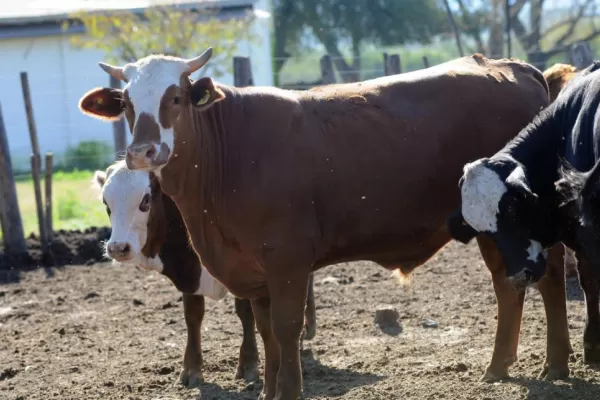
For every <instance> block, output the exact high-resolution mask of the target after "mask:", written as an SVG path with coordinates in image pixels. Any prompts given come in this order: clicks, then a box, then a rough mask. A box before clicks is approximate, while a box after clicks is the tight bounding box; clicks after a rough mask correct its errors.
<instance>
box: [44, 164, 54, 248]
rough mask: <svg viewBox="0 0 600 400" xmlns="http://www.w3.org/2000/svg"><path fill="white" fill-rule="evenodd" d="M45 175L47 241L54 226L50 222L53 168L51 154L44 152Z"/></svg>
mask: <svg viewBox="0 0 600 400" xmlns="http://www.w3.org/2000/svg"><path fill="white" fill-rule="evenodd" d="M45 164H46V176H45V179H44V189H45V192H46V193H45V194H46V195H45V196H44V197H45V199H46V210H45V216H46V234H47V238H48V243H51V242H52V239H53V237H54V227H53V223H52V169H53V164H54V162H53V154H52V153H46V163H45Z"/></svg>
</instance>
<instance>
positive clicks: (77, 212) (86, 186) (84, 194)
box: [16, 171, 110, 236]
mask: <svg viewBox="0 0 600 400" xmlns="http://www.w3.org/2000/svg"><path fill="white" fill-rule="evenodd" d="M92 177H93V172H91V171H74V172H56V173H55V174H54V175H53V184H52V196H53V203H52V220H53V225H54V230H59V229H85V228H88V227H91V226H110V221H109V219H108V216H107V215H106V211H105V208H104V205H103V204H102V201H101V200H100V197H99V193H98V191H97V189H96V188H94V187H92V183H91V180H92ZM16 185H17V199H18V202H19V209H20V210H21V218H22V220H23V229H24V231H25V235H26V236H29V234H30V233H31V232H34V233H35V234H36V235H37V234H39V229H38V219H37V211H36V210H37V208H36V202H35V192H34V187H33V180H32V179H31V177H25V176H21V177H18V178H17V183H16ZM41 185H42V194H43V193H44V183H43V181H42V182H41Z"/></svg>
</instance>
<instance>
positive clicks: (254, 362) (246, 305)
mask: <svg viewBox="0 0 600 400" xmlns="http://www.w3.org/2000/svg"><path fill="white" fill-rule="evenodd" d="M235 313H236V314H237V316H238V318H239V319H240V321H241V322H242V331H243V334H244V336H243V339H242V345H241V346H240V356H239V359H238V366H237V371H236V373H235V379H245V380H247V381H255V380H257V379H258V349H257V347H256V336H255V334H254V314H253V313H252V305H251V304H250V300H245V299H239V298H237V297H236V298H235Z"/></svg>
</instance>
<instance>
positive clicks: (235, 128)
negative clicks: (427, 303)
mask: <svg viewBox="0 0 600 400" xmlns="http://www.w3.org/2000/svg"><path fill="white" fill-rule="evenodd" d="M210 56H211V50H210V49H209V50H207V51H206V52H205V53H204V54H202V55H200V56H199V57H197V58H194V59H190V60H184V59H181V58H177V57H169V56H162V55H152V56H148V57H145V58H143V59H140V60H138V61H136V62H134V63H130V64H127V65H125V66H124V67H114V66H109V65H106V64H101V67H102V68H103V69H104V70H105V71H106V72H108V73H109V74H110V75H112V76H113V77H116V78H118V79H121V80H123V81H124V82H126V84H125V86H124V88H123V90H117V89H110V88H98V89H94V90H91V91H90V92H88V93H87V94H85V95H84V96H83V98H82V99H81V101H80V108H81V110H82V111H83V112H84V113H86V114H88V115H91V116H94V117H99V118H102V119H104V120H107V121H112V120H115V119H118V118H121V116H122V115H125V117H126V118H127V121H128V122H129V126H130V128H131V132H132V133H133V140H132V143H131V144H130V145H129V146H128V147H127V155H126V161H127V165H128V167H129V168H131V169H137V170H146V171H154V172H155V173H156V174H157V176H158V177H159V180H160V182H161V186H162V189H163V191H164V192H165V193H166V194H168V195H169V196H171V198H172V199H173V200H174V201H175V203H176V204H177V207H178V209H179V210H180V211H181V213H182V215H183V219H184V221H185V224H186V227H187V229H188V231H189V233H190V238H191V242H192V245H193V246H194V249H195V250H196V251H197V253H198V254H199V255H200V257H201V259H202V264H203V265H204V266H205V267H206V269H207V270H208V271H209V272H210V273H211V274H212V275H213V276H215V277H216V278H217V279H218V280H219V281H220V282H222V283H223V284H224V285H225V286H226V287H227V288H228V289H229V290H230V291H231V292H232V293H234V294H235V295H237V296H240V297H244V298H249V299H251V301H252V308H253V310H254V315H255V318H256V324H257V326H258V329H259V331H260V333H261V336H262V338H263V341H264V345H265V358H266V360H265V385H264V389H263V393H262V394H261V398H263V399H267V400H272V399H278V400H283V399H285V400H288V399H296V398H297V397H298V396H300V394H301V391H302V374H301V367H300V357H299V338H300V335H301V331H302V325H303V319H304V318H303V312H304V304H305V301H306V296H307V288H308V282H309V278H310V275H311V273H312V272H313V271H315V270H317V269H319V268H322V267H325V266H327V265H332V264H336V263H340V262H349V261H355V260H370V261H373V262H376V263H378V264H380V265H382V266H384V267H385V268H387V269H389V270H394V271H398V270H400V271H401V272H402V273H404V274H408V273H410V272H411V271H412V270H413V269H414V268H415V267H417V266H419V265H421V264H423V263H424V262H425V261H427V260H428V259H429V258H430V257H431V256H433V255H434V254H435V253H436V252H437V251H438V250H439V249H440V248H442V247H443V246H444V245H445V244H446V243H447V242H448V241H449V240H450V235H449V233H448V230H447V227H446V218H447V216H448V215H449V214H450V213H451V212H452V211H453V210H454V209H455V208H456V207H458V206H459V204H460V192H459V191H458V190H457V187H456V181H457V180H458V178H459V177H460V173H461V167H462V166H463V165H464V164H465V163H466V162H468V161H469V160H473V159H477V158H479V157H482V156H485V155H488V154H492V153H493V152H495V151H497V149H499V148H500V147H502V145H504V144H505V143H506V141H508V140H509V139H511V138H512V137H514V136H515V135H516V134H517V133H518V132H519V131H520V130H521V129H522V128H523V126H525V125H526V124H527V123H528V122H529V121H531V119H532V118H533V117H534V116H535V115H536V114H537V113H538V111H539V110H540V109H542V108H544V107H545V106H546V105H547V104H548V86H547V84H546V81H545V80H544V77H543V75H542V73H541V72H540V71H539V70H537V69H536V68H534V67H532V66H531V65H529V64H526V63H523V62H520V61H516V60H489V59H486V58H485V57H483V56H482V55H479V54H476V55H473V56H471V57H464V58H460V59H456V60H453V61H450V62H447V63H443V64H440V65H437V66H434V67H431V68H428V69H424V70H421V71H416V72H410V73H406V74H400V75H395V76H389V77H383V78H378V79H373V80H369V81H364V82H360V83H351V84H339V85H331V86H324V87H320V88H317V89H315V90H309V91H288V90H281V89H278V88H267V87H249V88H235V87H231V86H227V85H224V84H220V83H215V82H214V81H213V80H212V79H211V78H209V77H204V78H200V79H198V80H196V81H192V80H191V79H190V77H189V76H190V74H191V73H192V72H194V71H196V70H198V69H199V68H201V67H202V66H203V65H204V64H205V63H206V62H207V61H208V60H209V58H210ZM467 144H468V145H467ZM481 247H482V250H483V249H485V259H486V263H487V265H488V267H489V268H490V270H491V271H492V276H493V280H494V287H495V290H496V294H497V296H498V304H499V309H498V313H499V314H498V332H497V335H496V343H495V346H494V355H493V356H492V361H491V363H490V365H489V366H488V369H487V371H486V373H485V379H489V380H494V379H499V378H504V377H505V376H506V375H507V374H508V365H509V364H510V360H513V359H514V358H515V357H516V349H517V346H516V343H517V341H518V332H519V329H518V326H519V323H520V312H521V309H520V308H519V307H520V306H521V305H519V304H518V297H516V296H515V295H514V294H513V292H512V291H510V290H509V289H510V288H509V287H508V284H507V283H506V279H505V271H504V267H503V264H502V261H501V258H500V257H499V256H497V257H496V256H495V255H496V254H497V253H496V249H495V248H494V246H493V243H491V242H489V241H485V239H484V240H483V241H482V242H481ZM560 264H561V267H562V260H560ZM549 280H550V281H551V282H553V283H555V284H554V285H549V286H547V288H546V289H547V290H548V291H551V290H558V294H555V293H552V295H550V294H549V293H546V294H547V295H545V296H544V300H545V302H546V309H547V310H548V313H549V314H554V313H558V314H557V315H558V316H559V317H558V318H555V317H554V315H549V321H550V322H549V343H548V346H549V349H550V351H549V352H548V361H547V368H546V371H547V376H548V377H556V376H562V375H564V373H565V369H566V370H567V371H568V353H569V348H568V347H569V346H568V330H567V342H566V343H564V342H563V341H562V339H563V338H562V337H561V338H559V339H560V340H558V341H557V340H556V335H551V334H550V332H555V331H557V330H558V331H562V330H563V328H564V329H565V330H566V325H567V322H566V312H565V313H564V315H563V314H562V310H564V309H565V307H566V305H565V299H564V279H562V281H561V279H558V278H557V277H550V278H549ZM557 288H558V289H557ZM560 288H562V291H563V296H562V297H561V294H560V293H561V291H560ZM561 301H562V303H561ZM563 317H564V318H563ZM563 353H564V354H563Z"/></svg>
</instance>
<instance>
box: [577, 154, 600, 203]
mask: <svg viewBox="0 0 600 400" xmlns="http://www.w3.org/2000/svg"><path fill="white" fill-rule="evenodd" d="M598 179H600V160H598V161H597V162H596V165H594V168H592V170H591V171H590V172H589V175H588V177H587V179H586V180H585V184H584V185H583V189H582V190H581V195H582V196H583V197H587V196H589V195H590V194H591V193H592V190H593V189H594V187H595V185H596V182H598Z"/></svg>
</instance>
